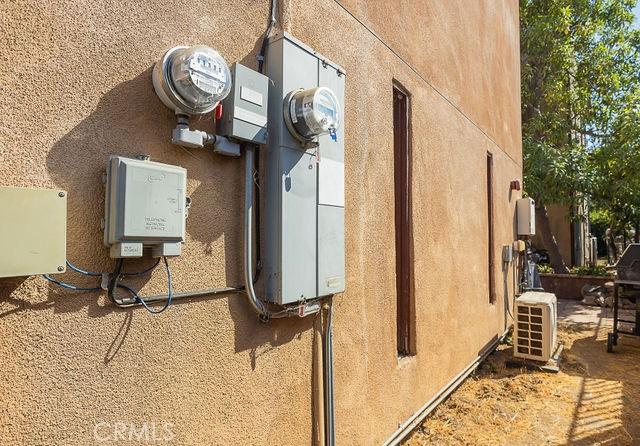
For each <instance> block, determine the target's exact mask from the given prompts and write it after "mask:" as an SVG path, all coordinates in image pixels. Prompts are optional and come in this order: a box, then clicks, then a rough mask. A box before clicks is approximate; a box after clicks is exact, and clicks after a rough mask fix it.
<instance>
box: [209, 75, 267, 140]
mask: <svg viewBox="0 0 640 446" xmlns="http://www.w3.org/2000/svg"><path fill="white" fill-rule="evenodd" d="M231 77H232V78H233V87H232V88H231V92H230V93H229V95H228V96H227V97H226V98H225V99H224V100H223V101H222V113H223V115H222V119H221V120H220V121H218V128H217V131H218V133H219V134H220V135H222V136H226V137H227V138H234V139H240V140H243V141H248V142H253V143H255V144H266V142H267V104H268V103H267V99H268V96H269V78H268V77H266V76H265V75H263V74H260V73H258V72H257V71H254V70H252V69H250V68H247V67H245V66H244V65H241V64H239V63H235V64H233V65H232V66H231Z"/></svg>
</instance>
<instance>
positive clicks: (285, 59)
mask: <svg viewBox="0 0 640 446" xmlns="http://www.w3.org/2000/svg"><path fill="white" fill-rule="evenodd" d="M267 75H268V76H269V78H270V79H271V82H272V83H271V86H270V92H269V123H268V125H269V135H268V145H267V149H266V152H267V153H266V157H265V158H266V159H264V169H265V182H266V196H265V223H264V224H265V238H266V241H265V259H264V270H265V273H266V274H265V276H266V297H267V299H268V300H270V301H272V302H277V303H279V304H289V303H294V302H298V301H301V300H308V299H313V298H315V297H320V296H327V295H331V294H335V293H339V292H342V291H344V289H345V261H344V129H343V128H340V129H338V131H337V134H336V140H335V141H333V140H332V138H331V137H330V136H329V135H323V136H320V137H319V138H318V145H317V147H315V146H314V144H307V145H304V143H303V142H300V141H299V140H297V139H296V138H294V137H293V136H292V135H291V133H290V132H289V130H288V128H287V125H286V123H285V121H284V119H283V115H284V110H283V108H284V102H285V97H286V96H287V95H288V94H289V93H290V92H292V91H294V90H298V89H308V88H315V87H328V88H330V89H331V90H332V91H333V92H334V93H335V95H336V96H337V98H338V101H339V103H340V106H341V108H342V110H344V83H345V72H344V70H343V69H342V68H341V67H339V66H338V65H336V64H334V63H333V62H331V61H329V60H327V59H325V58H324V57H323V56H322V55H320V54H318V53H316V52H315V51H313V50H312V49H311V48H309V47H307V46H306V45H304V44H303V43H302V42H300V41H299V40H297V39H295V38H294V37H292V36H290V35H289V34H288V33H279V34H277V35H275V36H274V37H272V38H271V39H270V40H269V46H268V49H267Z"/></svg>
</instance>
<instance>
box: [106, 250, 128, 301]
mask: <svg viewBox="0 0 640 446" xmlns="http://www.w3.org/2000/svg"><path fill="white" fill-rule="evenodd" d="M123 263H124V259H118V261H117V262H116V267H115V269H114V270H113V272H112V273H111V277H109V284H108V285H107V296H109V299H111V302H113V303H114V304H115V305H116V306H118V307H123V306H124V305H122V304H121V303H119V302H118V299H117V298H116V288H118V279H119V277H120V273H121V272H122V265H123ZM120 288H122V287H120Z"/></svg>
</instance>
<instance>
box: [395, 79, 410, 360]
mask: <svg viewBox="0 0 640 446" xmlns="http://www.w3.org/2000/svg"><path fill="white" fill-rule="evenodd" d="M393 152H394V185H395V190H394V192H395V238H396V299H397V314H396V322H397V346H398V356H409V355H415V353H416V351H415V304H414V295H413V294H414V293H413V236H412V229H413V228H412V224H411V219H412V209H411V202H412V196H411V101H410V95H409V93H408V92H407V90H405V89H404V88H403V87H402V86H400V85H399V84H394V86H393Z"/></svg>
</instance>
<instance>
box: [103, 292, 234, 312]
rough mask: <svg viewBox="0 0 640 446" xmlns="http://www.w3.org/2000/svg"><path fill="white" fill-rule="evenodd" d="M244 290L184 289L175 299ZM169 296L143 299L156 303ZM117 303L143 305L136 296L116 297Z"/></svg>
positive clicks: (156, 295)
mask: <svg viewBox="0 0 640 446" xmlns="http://www.w3.org/2000/svg"><path fill="white" fill-rule="evenodd" d="M243 291H244V287H238V288H234V287H224V288H205V289H202V290H195V291H183V292H178V293H173V296H172V298H173V300H176V299H186V298H189V297H205V296H216V295H220V294H232V293H242V292H243ZM168 298H169V295H168V294H155V295H153V296H143V299H144V301H145V302H146V303H148V304H151V303H156V302H164V301H166V300H167V299H168ZM115 300H116V304H117V305H118V306H119V307H121V308H128V307H135V306H141V305H142V303H141V302H140V301H138V300H137V299H136V298H134V297H129V298H123V299H118V298H116V299H115Z"/></svg>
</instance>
